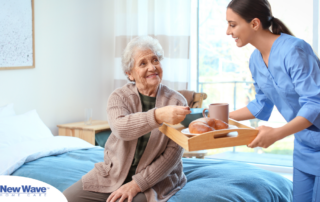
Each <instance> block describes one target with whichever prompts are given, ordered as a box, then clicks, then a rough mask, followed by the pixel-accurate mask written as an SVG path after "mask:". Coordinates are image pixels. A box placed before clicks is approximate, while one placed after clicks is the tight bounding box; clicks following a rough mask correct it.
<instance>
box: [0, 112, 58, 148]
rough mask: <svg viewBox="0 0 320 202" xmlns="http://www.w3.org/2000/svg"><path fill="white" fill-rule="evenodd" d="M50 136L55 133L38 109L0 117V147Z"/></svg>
mask: <svg viewBox="0 0 320 202" xmlns="http://www.w3.org/2000/svg"><path fill="white" fill-rule="evenodd" d="M48 137H53V135H52V133H51V131H50V130H49V128H48V127H47V126H46V125H45V124H44V123H43V122H42V120H41V119H40V118H39V116H38V114H37V112H36V110H32V111H29V112H27V113H25V114H20V115H16V116H11V117H6V118H1V119H0V148H5V147H9V146H13V145H15V144H16V143H20V142H26V141H33V140H37V139H42V138H48Z"/></svg>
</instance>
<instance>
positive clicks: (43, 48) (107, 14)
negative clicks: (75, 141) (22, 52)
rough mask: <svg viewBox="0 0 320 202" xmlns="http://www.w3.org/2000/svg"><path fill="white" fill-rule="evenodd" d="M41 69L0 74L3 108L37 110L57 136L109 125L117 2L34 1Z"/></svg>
mask: <svg viewBox="0 0 320 202" xmlns="http://www.w3.org/2000/svg"><path fill="white" fill-rule="evenodd" d="M34 10H35V11H34V12H35V58H36V68H35V69H25V70H2V71H0V106H2V105H5V104H7V103H14V104H15V110H16V112H17V114H21V113H24V112H27V111H29V110H32V109H36V110H37V111H38V114H39V115H40V117H41V118H42V120H43V121H44V123H45V124H46V125H47V126H48V127H49V128H50V129H51V131H52V132H53V134H54V135H57V134H58V129H57V127H56V125H57V124H63V123H69V122H76V121H82V120H83V114H84V112H83V111H84V108H86V107H91V108H93V118H94V119H104V120H106V119H107V116H106V111H105V108H106V102H107V98H108V96H109V95H110V93H111V91H112V84H113V72H112V71H113V70H112V69H113V68H112V67H113V50H114V42H113V38H114V37H113V1H112V0H94V1H92V0H35V5H34Z"/></svg>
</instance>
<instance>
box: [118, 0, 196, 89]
mask: <svg viewBox="0 0 320 202" xmlns="http://www.w3.org/2000/svg"><path fill="white" fill-rule="evenodd" d="M114 7H115V10H114V13H115V62H114V64H115V70H114V79H115V80H114V82H115V83H114V88H118V87H121V86H123V85H124V84H125V83H127V82H128V81H127V78H126V76H125V75H124V73H123V71H122V68H121V55H122V53H123V50H124V48H125V47H126V45H127V43H128V42H129V41H130V40H131V39H132V38H134V37H136V36H144V35H149V36H152V37H154V38H156V39H158V40H159V42H160V44H161V46H162V48H163V50H164V58H165V59H164V60H162V61H161V64H162V68H163V80H162V83H163V84H165V85H167V86H169V87H170V88H173V89H175V90H184V89H188V81H189V76H190V75H189V72H190V71H189V69H190V57H189V53H190V16H191V15H190V14H191V0H116V1H115V4H114Z"/></svg>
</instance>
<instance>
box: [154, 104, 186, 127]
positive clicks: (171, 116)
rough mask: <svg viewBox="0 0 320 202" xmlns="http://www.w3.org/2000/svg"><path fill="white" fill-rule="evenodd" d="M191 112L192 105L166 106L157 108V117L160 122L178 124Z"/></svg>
mask: <svg viewBox="0 0 320 202" xmlns="http://www.w3.org/2000/svg"><path fill="white" fill-rule="evenodd" d="M190 113H191V111H190V107H184V106H166V107H162V108H158V109H156V110H155V118H156V121H157V122H158V123H159V124H161V123H163V122H166V123H170V124H178V123H180V122H181V121H183V120H184V119H185V118H186V115H187V114H190Z"/></svg>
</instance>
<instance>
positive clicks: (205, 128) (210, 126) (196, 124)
mask: <svg viewBox="0 0 320 202" xmlns="http://www.w3.org/2000/svg"><path fill="white" fill-rule="evenodd" d="M228 127H229V126H228V124H226V123H225V122H223V121H221V120H218V119H214V118H200V119H197V120H194V121H192V122H191V123H190V125H189V132H190V133H193V134H201V133H205V132H209V131H214V130H221V129H226V128H228Z"/></svg>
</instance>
